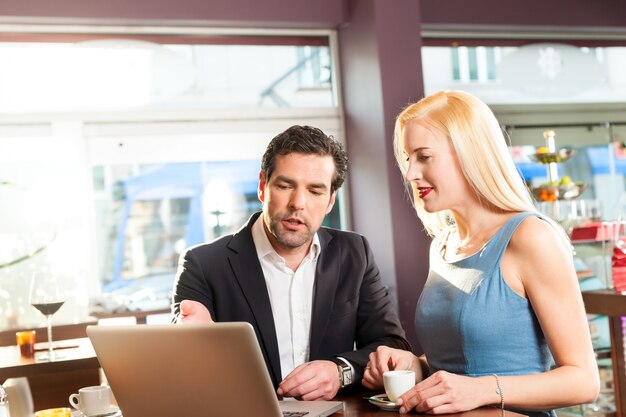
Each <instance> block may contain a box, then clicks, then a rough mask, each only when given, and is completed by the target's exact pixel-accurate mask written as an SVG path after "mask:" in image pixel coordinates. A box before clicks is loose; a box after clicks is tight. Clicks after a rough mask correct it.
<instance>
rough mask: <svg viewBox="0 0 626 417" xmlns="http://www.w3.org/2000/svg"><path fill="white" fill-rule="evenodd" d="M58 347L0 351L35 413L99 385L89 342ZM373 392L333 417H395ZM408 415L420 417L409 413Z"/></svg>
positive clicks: (488, 411)
mask: <svg viewBox="0 0 626 417" xmlns="http://www.w3.org/2000/svg"><path fill="white" fill-rule="evenodd" d="M57 343H59V344H61V345H65V346H69V345H75V346H76V347H73V348H67V349H59V350H58V351H57V353H58V354H59V356H60V357H58V358H57V359H56V360H55V361H53V362H49V361H39V360H37V356H40V355H41V354H45V353H46V352H37V353H36V357H35V358H23V357H21V356H20V352H19V349H18V347H17V346H5V347H0V382H3V381H4V380H5V379H6V378H15V377H22V376H25V377H28V380H29V383H30V386H31V390H32V393H33V400H34V403H35V409H36V410H37V409H43V408H53V407H61V406H67V398H68V396H69V394H71V393H73V392H77V391H78V389H79V388H81V387H84V386H90V385H98V384H99V383H100V381H99V373H98V370H99V368H100V364H99V363H98V359H97V357H96V355H95V352H94V350H93V347H92V346H91V342H90V341H89V339H88V338H86V337H85V338H79V339H68V340H63V341H59V342H57ZM373 394H376V393H373V392H372V391H368V390H365V389H364V388H355V389H351V390H347V391H346V392H343V393H340V395H339V396H338V397H337V400H340V401H343V402H344V410H343V411H340V412H338V413H335V414H333V416H335V417H341V416H343V417H357V416H358V417H385V416H395V417H397V416H398V412H397V411H385V410H381V409H380V408H378V407H377V406H375V405H373V404H371V403H369V402H368V401H367V400H365V399H364V398H363V397H367V396H371V395H373ZM411 415H421V414H415V413H411ZM447 416H455V417H502V416H506V417H521V414H517V413H513V412H510V411H505V412H504V414H502V412H501V411H500V409H498V408H491V407H485V408H480V409H477V410H472V411H466V412H463V413H458V414H448V415H447Z"/></svg>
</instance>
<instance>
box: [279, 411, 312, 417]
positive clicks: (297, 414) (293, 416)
mask: <svg viewBox="0 0 626 417" xmlns="http://www.w3.org/2000/svg"><path fill="white" fill-rule="evenodd" d="M307 414H309V412H308V411H283V417H302V416H305V415H307Z"/></svg>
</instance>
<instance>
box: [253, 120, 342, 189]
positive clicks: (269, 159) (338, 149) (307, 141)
mask: <svg viewBox="0 0 626 417" xmlns="http://www.w3.org/2000/svg"><path fill="white" fill-rule="evenodd" d="M291 153H302V154H313V155H319V156H332V158H333V161H334V162H335V175H334V176H333V179H332V182H331V184H330V187H331V192H334V191H336V190H338V189H339V188H340V187H341V186H342V185H343V182H344V180H345V179H346V173H347V171H348V156H347V155H346V151H345V150H344V148H343V145H341V143H339V142H338V141H337V140H335V139H334V138H333V137H332V136H327V135H326V134H325V133H324V132H322V131H321V130H320V129H318V128H316V127H311V126H298V125H295V126H291V127H290V128H289V129H287V130H285V131H284V132H282V133H279V134H278V135H276V136H275V137H274V139H272V140H271V142H270V143H269V145H267V149H266V150H265V154H263V161H262V162H261V171H262V172H263V175H264V176H265V180H266V181H269V179H270V178H271V176H272V173H273V172H274V169H275V168H276V156H278V155H288V154H291Z"/></svg>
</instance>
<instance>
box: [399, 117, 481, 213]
mask: <svg viewBox="0 0 626 417" xmlns="http://www.w3.org/2000/svg"><path fill="white" fill-rule="evenodd" d="M403 147H404V157H405V158H406V161H407V162H408V170H407V173H406V180H407V181H409V182H410V183H411V186H412V188H413V193H414V195H415V198H419V199H421V200H422V202H423V204H424V210H426V211H427V212H428V213H435V212H438V211H442V210H452V211H457V209H458V208H461V207H463V205H464V202H467V200H468V198H471V196H472V194H473V193H471V191H470V186H469V183H468V182H467V180H466V179H465V176H464V175H463V172H462V171H461V165H460V163H459V159H458V158H457V155H456V152H455V151H454V148H453V147H452V143H451V142H450V140H449V139H448V138H447V137H446V136H445V135H443V134H441V133H439V132H437V131H436V130H432V129H429V128H427V127H425V126H424V125H423V124H420V122H419V121H411V122H409V123H408V124H407V125H406V126H405V128H404V132H403Z"/></svg>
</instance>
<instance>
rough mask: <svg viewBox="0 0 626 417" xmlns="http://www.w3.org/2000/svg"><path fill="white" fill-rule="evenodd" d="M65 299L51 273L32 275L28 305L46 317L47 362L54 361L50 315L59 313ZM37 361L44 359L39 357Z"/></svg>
mask: <svg viewBox="0 0 626 417" xmlns="http://www.w3.org/2000/svg"><path fill="white" fill-rule="evenodd" d="M64 302H65V297H64V294H63V290H62V287H61V282H60V279H59V278H58V277H57V276H56V275H55V274H52V273H49V272H45V271H38V272H35V273H33V277H32V280H31V283H30V304H31V305H32V306H33V307H35V308H36V309H37V310H39V311H40V312H41V314H43V315H44V316H46V320H47V322H48V360H49V361H53V360H54V352H53V348H52V315H53V314H54V313H56V312H57V311H59V309H60V308H61V306H62V305H63V303H64ZM39 359H44V358H42V357H40V358H39Z"/></svg>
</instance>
